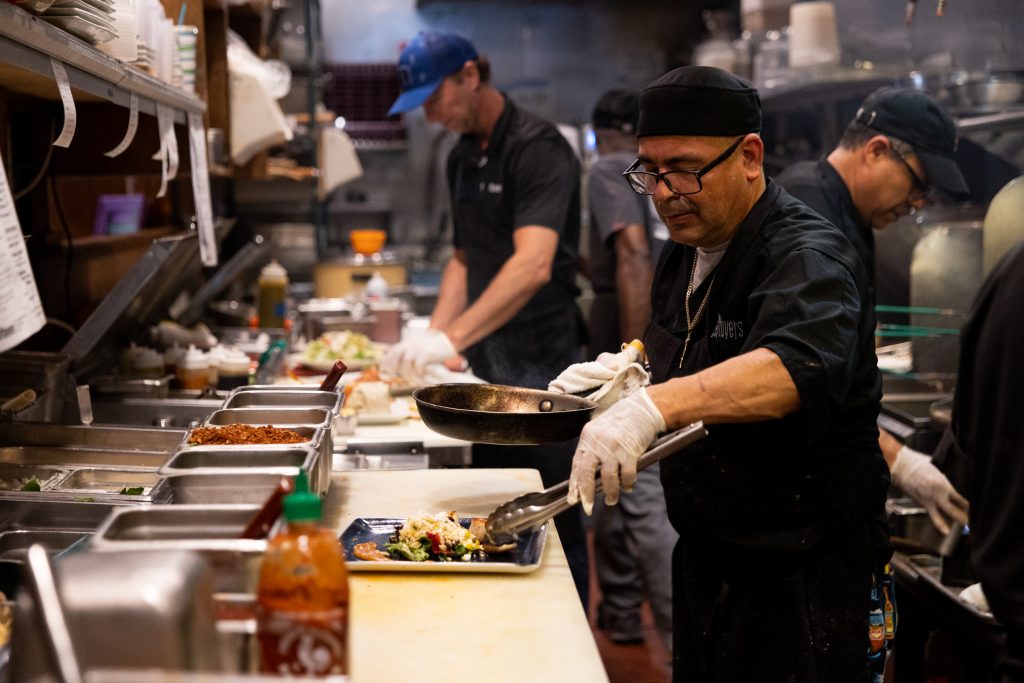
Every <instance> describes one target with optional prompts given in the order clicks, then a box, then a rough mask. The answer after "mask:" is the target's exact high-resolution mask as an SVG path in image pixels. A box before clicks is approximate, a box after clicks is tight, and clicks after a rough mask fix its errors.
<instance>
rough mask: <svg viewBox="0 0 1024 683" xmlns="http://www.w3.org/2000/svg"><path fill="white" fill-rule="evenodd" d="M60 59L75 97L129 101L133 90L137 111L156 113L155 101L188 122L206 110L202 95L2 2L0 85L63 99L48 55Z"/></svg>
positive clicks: (177, 118)
mask: <svg viewBox="0 0 1024 683" xmlns="http://www.w3.org/2000/svg"><path fill="white" fill-rule="evenodd" d="M51 57H53V58H55V59H58V60H60V61H61V62H62V63H63V64H64V67H65V69H66V70H67V73H68V79H69V80H70V82H71V87H72V89H73V90H74V91H75V97H76V100H81V101H101V102H113V103H114V104H118V105H120V106H123V107H127V106H128V103H129V97H130V95H131V94H132V93H135V94H136V95H138V96H139V111H141V112H143V113H146V114H151V115H154V116H155V115H156V105H157V103H160V104H165V105H168V106H170V107H172V108H173V109H174V111H175V121H176V122H178V123H182V124H184V123H185V122H186V118H185V114H186V113H187V112H203V111H205V110H206V105H205V104H204V103H203V101H202V100H201V99H199V98H198V97H196V96H195V95H192V94H190V93H187V92H185V91H184V90H181V89H180V88H175V87H173V86H171V85H168V84H167V83H164V82H163V81H160V80H158V79H156V78H153V77H152V76H149V75H147V74H144V73H142V72H141V71H139V70H137V69H135V68H133V67H130V66H128V65H127V64H124V63H122V62H120V61H118V60H116V59H113V58H112V57H109V56H107V55H106V54H104V53H102V52H100V51H99V50H97V49H96V48H94V47H93V46H91V45H87V44H86V43H84V42H82V41H81V40H79V39H78V38H76V37H74V36H72V35H71V34H69V33H66V32H65V31H62V30H60V29H58V28H56V27H54V26H51V25H50V24H48V23H46V22H45V21H43V20H42V19H40V18H39V17H36V16H35V15H33V14H30V13H29V12H26V11H25V10H23V9H20V8H18V7H15V6H14V5H11V4H8V3H6V2H4V3H2V4H0V87H3V88H7V89H9V90H11V91H14V92H20V93H25V94H28V95H32V96H35V97H41V98H45V99H52V100H56V99H59V95H58V92H57V86H56V84H55V83H54V81H53V72H52V69H51V66H50V58H51Z"/></svg>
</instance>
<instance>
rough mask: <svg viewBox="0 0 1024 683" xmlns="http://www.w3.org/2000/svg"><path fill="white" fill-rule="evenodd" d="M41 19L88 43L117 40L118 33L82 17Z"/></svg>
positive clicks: (44, 17) (43, 17)
mask: <svg viewBox="0 0 1024 683" xmlns="http://www.w3.org/2000/svg"><path fill="white" fill-rule="evenodd" d="M40 19H42V20H44V21H46V23H48V24H52V25H54V26H56V27H58V28H61V29H64V30H65V31H67V32H68V33H70V34H71V35H73V36H77V37H79V38H81V39H82V40H84V41H86V42H87V43H92V44H93V45H95V44H97V43H107V42H110V41H111V40H114V39H115V38H117V33H116V32H115V31H111V30H109V29H107V28H104V27H103V26H100V25H99V24H96V23H94V22H92V21H89V20H88V19H82V18H81V17H51V16H47V15H45V14H44V15H43V16H41V17H40Z"/></svg>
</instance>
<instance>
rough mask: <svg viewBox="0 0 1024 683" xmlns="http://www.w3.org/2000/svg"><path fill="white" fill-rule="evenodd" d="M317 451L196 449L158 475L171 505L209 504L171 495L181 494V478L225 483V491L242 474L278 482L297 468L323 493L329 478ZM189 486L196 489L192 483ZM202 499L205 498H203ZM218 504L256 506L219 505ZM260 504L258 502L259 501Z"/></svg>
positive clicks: (315, 489)
mask: <svg viewBox="0 0 1024 683" xmlns="http://www.w3.org/2000/svg"><path fill="white" fill-rule="evenodd" d="M320 458H321V455H320V451H319V450H317V449H314V448H301V447H300V448H296V447H287V446H283V447H273V448H272V447H265V448H260V449H251V450H245V449H240V448H234V449H231V448H223V447H221V448H218V447H214V446H211V447H202V446H196V447H194V448H189V449H187V450H183V451H181V452H180V453H178V454H177V455H175V456H174V458H172V459H171V461H170V462H168V463H167V465H166V466H165V467H163V468H161V470H160V473H161V474H163V475H165V476H167V477H168V485H169V486H170V488H171V491H172V497H173V499H174V501H175V502H177V503H182V502H196V503H198V502H211V503H212V502H213V501H212V500H211V501H205V500H204V501H199V500H195V501H186V500H181V498H179V497H178V495H177V494H175V492H176V491H177V492H180V491H182V487H184V486H185V484H184V483H183V482H180V481H176V480H177V479H178V478H179V477H182V476H191V475H195V476H196V477H199V476H209V477H212V478H213V480H214V481H219V482H223V483H225V484H226V485H227V486H228V487H229V488H237V485H235V484H234V483H233V482H231V481H230V478H231V477H233V476H239V475H245V474H260V475H264V476H270V477H273V478H275V481H276V479H279V478H280V477H281V476H288V477H294V476H295V475H297V474H298V473H299V468H300V467H301V468H305V470H306V472H308V473H309V477H310V488H311V489H312V490H313V491H316V492H320V493H322V492H325V491H326V490H327V487H328V486H329V485H330V478H329V477H328V478H326V479H325V478H324V477H323V474H322V471H323V468H322V467H321V465H320ZM190 485H191V486H198V483H192V484H190ZM204 496H205V494H204ZM220 502H257V501H255V500H246V501H230V500H228V501H220ZM259 502H262V501H259Z"/></svg>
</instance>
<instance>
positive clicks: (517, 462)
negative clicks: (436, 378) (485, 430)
mask: <svg viewBox="0 0 1024 683" xmlns="http://www.w3.org/2000/svg"><path fill="white" fill-rule="evenodd" d="M577 441H578V439H572V440H571V441H562V442H559V443H554V444H543V445H539V446H492V445H488V444H479V443H478V444H473V467H488V468H493V467H499V468H500V467H522V468H527V469H533V470H539V471H540V478H541V480H542V481H543V482H544V487H545V488H547V487H549V486H554V485H555V484H558V483H561V482H563V481H565V480H566V479H568V478H569V471H570V469H571V468H572V456H573V453H575V452H576V443H577ZM555 526H556V527H557V528H558V537H559V538H560V539H562V548H563V549H564V550H565V557H566V559H567V560H568V562H569V571H570V572H571V573H572V580H573V582H574V583H575V584H576V592H577V593H579V596H580V600H581V601H582V602H583V609H584V611H586V609H587V605H588V604H589V602H588V600H589V596H590V590H589V587H590V567H589V562H588V560H587V538H586V535H585V534H584V531H583V517H582V513H581V512H580V508H579V506H575V507H572V508H570V509H568V510H566V511H565V512H563V513H562V514H560V515H558V516H557V517H555Z"/></svg>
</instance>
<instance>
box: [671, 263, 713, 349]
mask: <svg viewBox="0 0 1024 683" xmlns="http://www.w3.org/2000/svg"><path fill="white" fill-rule="evenodd" d="M697 258H698V256H697V252H696V251H694V253H693V265H692V266H691V267H690V282H689V284H688V285H686V298H685V299H683V310H684V311H685V312H686V339H685V340H684V341H683V352H682V353H681V354H680V355H679V367H680V368H682V367H683V359H684V358H686V350H687V349H689V348H690V335H691V334H692V333H693V328H695V327H697V323H698V322H700V316H701V314H703V313H704V306H706V305H707V303H708V298H709V297H710V296H711V288H712V287H714V286H715V275H716V274H717V273H712V274H711V282H709V283H708V291H706V292H704V298H703V299H702V300H701V302H700V306H698V307H697V313H696V314H695V315H694V316H693V318H692V319H691V318H690V295H691V294H693V276H694V274H695V273H696V272H697Z"/></svg>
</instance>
